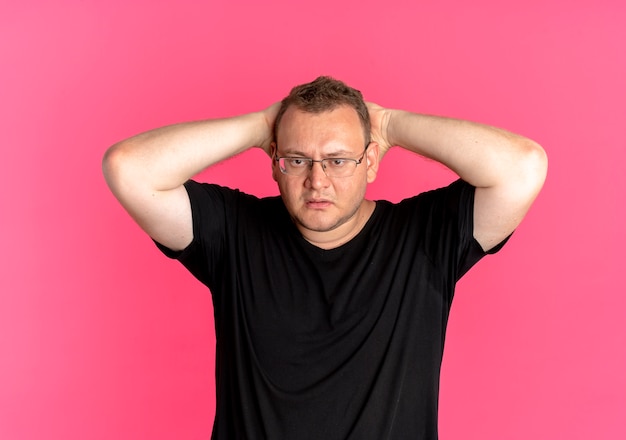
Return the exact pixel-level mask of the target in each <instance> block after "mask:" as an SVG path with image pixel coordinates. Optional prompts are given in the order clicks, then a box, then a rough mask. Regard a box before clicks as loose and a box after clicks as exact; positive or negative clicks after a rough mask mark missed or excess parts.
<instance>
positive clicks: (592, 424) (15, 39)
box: [0, 0, 626, 440]
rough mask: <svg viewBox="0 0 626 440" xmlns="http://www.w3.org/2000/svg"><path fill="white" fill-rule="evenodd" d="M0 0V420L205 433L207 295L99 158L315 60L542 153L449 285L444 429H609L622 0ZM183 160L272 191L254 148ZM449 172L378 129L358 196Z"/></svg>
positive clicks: (478, 434) (77, 430)
mask: <svg viewBox="0 0 626 440" xmlns="http://www.w3.org/2000/svg"><path fill="white" fill-rule="evenodd" d="M6 3H9V2H4V3H3V4H2V5H1V6H0V60H1V63H2V64H1V68H0V145H1V149H2V155H1V156H0V167H1V169H2V172H1V173H0V197H1V199H0V202H1V203H0V206H1V214H0V224H1V226H2V227H1V228H0V234H2V243H3V244H4V249H5V250H4V251H3V252H2V255H1V256H0V268H1V270H2V276H1V277H0V292H1V293H0V390H1V391H0V438H1V439H6V440H24V439H28V440H30V439H51V440H57V439H58V440H60V439H63V440H79V439H80V440H83V439H120V440H123V439H155V440H159V439H199V438H208V437H209V432H210V428H211V421H212V414H213V409H214V402H213V390H214V382H213V369H212V366H213V344H214V337H213V322H212V311H211V303H210V295H209V293H208V292H207V291H206V290H205V289H204V288H203V287H202V286H200V285H199V284H198V283H197V282H195V281H194V280H193V279H192V278H191V277H190V276H188V275H187V274H186V272H185V271H184V270H183V269H182V268H181V267H179V266H178V265H177V264H175V263H173V262H170V261H168V260H167V259H165V258H164V257H162V256H161V255H160V254H159V252H158V251H157V250H156V249H155V248H154V246H153V245H152V244H151V242H150V241H149V239H147V238H146V237H145V236H144V235H143V234H142V233H140V231H139V229H138V228H137V227H136V226H135V225H134V224H133V223H132V222H131V220H130V218H129V217H128V216H127V215H126V214H125V213H124V212H123V211H122V209H121V208H120V207H119V206H118V205H117V203H116V202H115V200H114V199H113V197H112V196H111V195H110V194H109V192H108V190H107V189H106V187H105V184H104V181H103V178H102V176H101V172H100V160H101V157H102V154H103V152H104V151H105V149H106V148H107V147H108V146H109V145H111V144H112V143H114V142H115V141H117V140H120V139H122V138H125V137H128V136H130V135H132V134H135V133H137V132H139V131H143V130H145V129H148V128H152V127H155V126H159V125H164V124H167V123H173V122H178V121H183V120H189V119H199V118H207V117H217V116H225V115H232V114H238V113H243V112H247V111H250V110H255V109H259V108H261V107H264V106H266V105H268V104H270V103H271V102H273V101H274V100H277V99H279V98H281V97H282V96H283V95H284V94H285V93H287V92H288V89H289V88H290V87H291V85H293V84H295V83H299V82H304V81H308V80H311V79H313V78H314V77H315V76H317V75H318V74H331V75H334V76H336V77H339V78H341V79H344V80H346V81H347V82H348V83H350V84H352V85H354V86H356V87H357V88H360V89H361V90H362V91H363V92H364V94H365V95H366V98H367V99H369V100H373V101H377V102H379V103H380V104H382V105H385V106H389V107H402V108H406V109H410V110H414V111H421V112H428V113H439V114H446V115H450V116H456V117H462V118H468V119H474V120H478V121H482V122H485V123H490V124H494V125H499V126H503V127H505V128H508V129H511V130H513V131H519V132H521V133H524V134H526V135H528V136H529V137H532V138H534V139H535V140H537V141H539V142H540V143H541V144H542V145H544V147H545V148H546V150H547V151H548V154H549V156H550V173H549V178H548V181H547V183H546V187H545V190H544V192H543V193H542V195H541V197H540V198H539V200H538V201H537V203H536V205H535V207H534V208H533V210H532V211H531V213H530V214H529V216H528V218H527V220H526V221H525V223H524V224H523V226H522V227H521V228H520V229H519V230H518V232H517V233H516V235H515V237H514V239H513V240H512V241H511V242H510V244H509V245H508V246H507V247H506V248H505V250H503V251H502V253H501V254H499V255H498V256H497V257H492V258H489V259H487V260H486V261H484V262H483V263H482V264H481V265H480V266H478V267H476V268H475V269H474V270H472V271H471V272H470V273H469V274H468V276H467V277H466V278H465V279H463V280H462V281H461V283H460V285H459V291H458V296H457V300H456V303H455V306H454V308H453V312H452V320H451V324H450V329H449V334H448V342H447V351H446V356H445V360H444V367H443V383H442V393H441V417H440V425H441V437H442V439H460V438H463V439H467V440H471V439H481V440H485V439H494V440H495V439H520V440H521V439H524V440H526V439H546V440H547V439H568V440H575V439H590V438H593V439H622V438H626V422H624V415H625V414H626V374H625V371H626V350H625V349H624V347H626V324H625V321H626V319H625V318H626V314H625V313H626V312H625V310H626V299H625V297H626V295H625V294H626V288H625V282H624V278H623V275H624V269H623V266H624V262H625V258H624V253H623V249H624V247H625V246H626V234H625V232H624V231H625V228H624V225H625V224H626V208H625V203H624V200H625V199H626V179H625V177H624V176H625V175H626V173H625V172H624V165H623V164H624V163H625V162H626V148H625V147H626V142H625V141H624V129H625V125H626V124H625V120H626V111H625V108H626V107H625V104H624V103H625V102H626V80H625V78H626V49H625V47H624V42H625V41H626V26H624V22H626V10H625V7H624V6H623V4H624V3H623V2H622V1H619V0H614V1H612V0H595V1H585V2H583V1H578V0H573V1H569V2H553V1H545V0H541V1H540V0H530V1H526V2H517V5H519V6H511V3H510V2H501V1H495V0H478V1H474V2H465V1H462V0H447V1H441V2H426V1H415V0H413V1H408V0H404V1H403V0H391V1H387V2H382V3H381V2H378V1H377V2H374V1H358V2H357V1H345V2H341V1H337V0H318V1H317V2H316V3H315V4H314V5H311V4H308V3H307V4H306V6H300V2H292V1H288V0H273V1H269V2H257V1H252V0H243V1H230V2H226V1H224V2H215V1H214V2H200V1H191V0H184V1H177V2H170V3H168V2H163V1H158V2H157V1H147V0H146V1H141V2H140V1H136V2H127V1H107V2H98V1H93V0H92V1H89V0H84V1H78V0H76V1H70V0H59V1H56V2H44V1H40V2H37V1H31V2H11V3H14V4H16V5H17V4H18V3H19V4H20V6H11V5H8V4H6ZM129 3H132V5H130V6H129ZM52 5H54V6H52ZM202 178H203V179H210V180H212V181H215V182H218V183H222V184H228V185H236V186H239V187H240V188H242V189H244V190H247V191H251V192H254V193H256V194H260V195H265V194H274V193H276V189H275V186H274V184H273V182H272V180H271V178H270V175H269V160H268V159H267V158H266V157H264V156H263V155H262V154H260V153H258V152H250V153H247V154H244V155H242V156H241V157H240V158H238V159H236V160H233V161H230V162H229V163H227V164H224V165H220V166H217V167H215V168H214V169H211V170H209V171H208V172H206V173H205V174H204V175H203V176H202ZM451 178H452V176H451V174H450V173H448V172H446V171H445V170H443V169H442V167H440V166H437V165H435V164H432V163H427V162H424V161H422V160H420V159H419V158H416V157H409V156H407V155H405V154H403V152H402V151H399V150H394V151H392V152H391V153H390V154H389V155H388V156H387V158H386V159H385V160H384V162H383V165H382V170H381V173H380V175H379V180H378V181H377V182H376V183H375V184H374V185H373V186H372V188H371V191H370V196H371V197H375V198H382V197H386V198H390V199H392V200H398V199H400V198H401V197H403V196H406V195H410V194H413V193H415V192H416V191H419V190H423V189H426V188H430V187H433V186H437V185H440V184H444V183H446V182H448V181H450V179H451Z"/></svg>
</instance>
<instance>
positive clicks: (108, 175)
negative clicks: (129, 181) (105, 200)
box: [102, 143, 130, 194]
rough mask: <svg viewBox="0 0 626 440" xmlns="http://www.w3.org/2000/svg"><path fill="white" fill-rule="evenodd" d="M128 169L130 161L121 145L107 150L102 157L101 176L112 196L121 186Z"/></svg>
mask: <svg viewBox="0 0 626 440" xmlns="http://www.w3.org/2000/svg"><path fill="white" fill-rule="evenodd" d="M129 168H130V160H129V157H128V154H127V153H126V150H125V148H124V144H123V143H118V144H115V145H113V146H112V147H110V148H109V149H107V151H106V152H105V153H104V156H103V157H102V174H103V175H104V180H105V181H106V183H107V185H108V186H109V188H110V189H111V191H113V193H114V194H116V193H117V190H118V189H119V188H120V187H121V186H122V182H123V181H124V179H125V177H124V176H127V175H128V173H129V172H130V171H129Z"/></svg>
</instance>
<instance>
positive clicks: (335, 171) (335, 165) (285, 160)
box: [274, 144, 369, 177]
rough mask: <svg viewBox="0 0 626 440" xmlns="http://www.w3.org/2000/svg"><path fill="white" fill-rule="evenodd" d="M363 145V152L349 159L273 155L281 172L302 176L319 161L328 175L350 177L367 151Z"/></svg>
mask: <svg viewBox="0 0 626 440" xmlns="http://www.w3.org/2000/svg"><path fill="white" fill-rule="evenodd" d="M367 147H369V144H367V145H366V146H365V149H364V150H363V154H362V155H361V157H360V158H358V159H349V158H344V157H331V158H327V159H321V160H315V159H310V158H308V157H291V156H284V157H281V156H275V157H274V159H275V160H276V162H278V168H280V171H281V172H282V173H283V174H289V175H290V176H300V177H301V176H304V175H306V174H307V173H308V172H309V171H310V170H311V169H312V168H313V164H314V163H316V162H319V163H320V164H321V165H322V169H323V170H324V174H326V176H328V177H351V176H352V175H353V174H354V172H355V171H356V167H357V165H359V164H360V163H361V162H363V158H364V157H365V153H366V152H367Z"/></svg>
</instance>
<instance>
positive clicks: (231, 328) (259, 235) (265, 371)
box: [160, 180, 495, 440]
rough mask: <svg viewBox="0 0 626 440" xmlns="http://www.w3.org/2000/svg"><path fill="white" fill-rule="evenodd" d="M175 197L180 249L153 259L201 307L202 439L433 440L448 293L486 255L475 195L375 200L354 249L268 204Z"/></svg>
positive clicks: (213, 195)
mask: <svg viewBox="0 0 626 440" xmlns="http://www.w3.org/2000/svg"><path fill="white" fill-rule="evenodd" d="M185 186H186V188H187V192H188V193H189V197H190V200H191V207H192V213H193V230H194V239H193V242H192V243H191V244H190V245H189V246H188V247H187V249H185V250H184V251H182V252H180V253H172V252H171V251H168V250H167V249H164V248H163V247H162V246H160V247H161V249H162V250H163V251H164V252H165V253H166V254H167V255H168V256H170V257H175V258H178V259H179V260H180V261H181V262H182V264H184V265H185V266H186V267H187V268H188V269H189V270H190V271H191V273H193V275H195V276H196V277H197V278H198V279H199V280H200V281H201V282H203V283H204V284H205V285H207V286H208V287H209V288H210V290H211V293H212V296H213V304H214V312H215V329H216V337H217V347H216V388H217V406H216V414H215V422H214V427H213V437H212V438H213V439H220V440H221V439H229V440H232V439H294V440H306V439H315V440H318V439H329V440H330V439H338V440H344V439H358V440H367V439H372V440H381V439H416V440H417V439H422V440H434V439H436V438H437V407H438V395H439V374H440V367H441V360H442V355H443V346H444V338H445V330H446V324H447V320H448V314H449V310H450V305H451V302H452V297H453V295H454V287H455V283H456V281H457V280H458V279H459V278H460V277H461V276H462V275H463V274H464V273H465V272H466V271H467V270H469V268H470V267H471V266H472V265H473V264H475V263H476V262H477V261H478V260H479V259H480V258H482V257H483V256H484V254H485V253H484V252H483V251H482V249H481V247H480V245H479V244H478V242H477V241H476V240H475V239H474V238H473V200H474V188H473V187H471V186H470V185H468V184H467V183H465V182H463V181H460V180H459V181H456V182H454V183H453V184H451V185H450V186H448V187H446V188H442V189H438V190H434V191H430V192H426V193H423V194H420V195H418V196H416V197H412V198H410V199H406V200H403V201H402V202H400V203H397V204H393V203H390V202H387V201H377V202H376V208H375V210H374V212H373V214H372V216H371V218H370V219H369V220H368V222H367V224H366V225H365V227H364V228H363V230H362V231H361V232H360V233H359V234H358V235H357V236H356V237H354V238H353V239H352V240H351V241H349V242H348V243H346V244H344V245H342V246H340V247H338V248H335V249H331V250H323V249H320V248H318V247H316V246H314V245H312V244H310V243H309V242H307V241H306V240H305V239H304V238H303V237H302V235H301V234H300V233H299V231H298V230H297V228H296V226H295V225H294V223H293V222H292V221H291V218H290V216H289V214H288V212H287V210H286V208H285V206H284V204H283V202H282V199H281V198H280V197H269V198H262V199H259V198H256V197H254V196H251V195H247V194H244V193H241V192H239V191H237V190H231V189H228V188H224V187H220V186H217V185H210V184H200V183H196V182H193V181H189V182H188V183H187V184H186V185H185ZM494 251H495V250H493V251H492V252H494Z"/></svg>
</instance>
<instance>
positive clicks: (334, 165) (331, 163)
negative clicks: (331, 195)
mask: <svg viewBox="0 0 626 440" xmlns="http://www.w3.org/2000/svg"><path fill="white" fill-rule="evenodd" d="M323 165H324V171H326V175H327V176H328V177H350V176H352V174H354V170H355V169H356V165H357V163H356V161H354V160H352V159H324V161H323Z"/></svg>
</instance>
